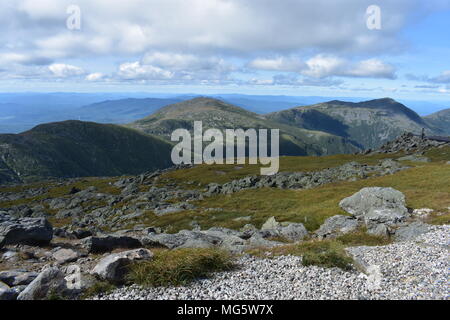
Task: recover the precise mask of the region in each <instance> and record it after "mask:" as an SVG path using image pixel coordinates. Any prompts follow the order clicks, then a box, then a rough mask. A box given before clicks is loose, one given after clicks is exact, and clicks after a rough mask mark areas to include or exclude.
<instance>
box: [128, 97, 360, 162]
mask: <svg viewBox="0 0 450 320" xmlns="http://www.w3.org/2000/svg"><path fill="white" fill-rule="evenodd" d="M194 121H202V122H203V128H204V130H206V129H209V128H217V129H220V130H224V129H237V128H242V129H244V130H246V129H249V128H255V129H280V154H281V155H327V154H336V153H349V152H353V151H355V150H357V147H356V146H355V145H354V144H352V143H351V142H349V141H347V140H346V139H345V138H342V137H338V136H336V135H333V134H329V133H326V132H321V131H314V130H307V129H301V128H296V127H293V126H290V125H286V124H282V123H278V122H275V121H271V120H267V119H265V118H263V117H262V116H260V115H258V114H256V113H253V112H249V111H246V110H244V109H242V108H239V107H236V106H233V105H230V104H228V103H225V102H223V101H220V100H216V99H211V98H195V99H192V100H188V101H184V102H181V103H177V104H173V105H169V106H166V107H164V108H162V109H160V110H159V111H158V112H156V113H154V114H152V115H150V116H148V117H146V118H144V119H141V120H138V121H135V122H133V123H131V124H129V125H128V126H129V127H131V128H135V129H138V130H141V131H143V132H146V133H150V134H154V135H158V136H161V137H163V138H165V139H167V140H170V135H171V133H172V131H173V130H175V129H178V128H184V129H188V130H190V131H192V129H193V124H194Z"/></svg>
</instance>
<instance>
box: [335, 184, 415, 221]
mask: <svg viewBox="0 0 450 320" xmlns="http://www.w3.org/2000/svg"><path fill="white" fill-rule="evenodd" d="M339 206H340V207H341V208H342V209H343V210H345V211H346V212H348V213H350V214H351V215H352V216H355V217H358V218H359V217H362V216H365V215H367V214H368V213H369V212H371V211H372V210H390V211H391V212H396V213H397V214H399V215H402V216H405V217H406V216H408V209H407V208H406V202H405V196H404V195H403V193H401V192H400V191H398V190H395V189H393V188H380V187H371V188H363V189H361V190H360V191H358V192H357V193H355V194H354V195H352V196H350V197H348V198H345V199H343V200H342V201H341V202H340V203H339Z"/></svg>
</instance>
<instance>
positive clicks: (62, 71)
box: [48, 63, 86, 78]
mask: <svg viewBox="0 0 450 320" xmlns="http://www.w3.org/2000/svg"><path fill="white" fill-rule="evenodd" d="M48 69H49V70H50V72H51V73H52V74H53V75H54V76H55V77H57V78H68V77H74V76H80V75H83V74H85V73H86V72H85V71H84V70H83V69H82V68H79V67H76V66H72V65H70V64H64V63H54V64H52V65H50V66H49V67H48Z"/></svg>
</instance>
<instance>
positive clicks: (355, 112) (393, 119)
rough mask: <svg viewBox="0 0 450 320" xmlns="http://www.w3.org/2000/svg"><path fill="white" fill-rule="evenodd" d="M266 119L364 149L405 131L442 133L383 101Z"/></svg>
mask: <svg viewBox="0 0 450 320" xmlns="http://www.w3.org/2000/svg"><path fill="white" fill-rule="evenodd" d="M265 117H266V118H267V119H270V120H273V121H278V122H281V123H284V124H287V125H291V126H297V127H299V128H305V129H309V130H320V131H324V132H328V133H330V134H334V135H338V136H342V137H345V138H348V139H350V140H351V141H354V142H355V143H357V144H358V145H359V146H361V147H362V148H364V149H369V148H377V147H379V146H381V145H382V144H383V143H386V142H387V141H390V140H392V139H394V138H396V137H397V136H399V135H400V134H402V133H404V132H413V133H416V134H420V133H421V131H422V128H425V130H426V133H427V134H439V133H441V134H442V132H441V131H440V130H439V129H436V128H435V127H432V126H431V125H430V124H429V123H428V122H426V121H425V120H424V119H422V118H421V117H420V116H419V115H418V114H417V113H415V112H414V111H412V110H411V109H409V108H407V107H406V106H404V105H402V104H401V103H398V102H396V101H395V100H392V99H389V98H385V99H377V100H370V101H365V102H359V103H353V102H344V101H338V100H335V101H330V102H326V103H319V104H315V105H311V106H305V107H297V108H293V109H289V110H285V111H280V112H275V113H271V114H268V115H266V116H265Z"/></svg>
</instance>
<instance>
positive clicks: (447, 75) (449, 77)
mask: <svg viewBox="0 0 450 320" xmlns="http://www.w3.org/2000/svg"><path fill="white" fill-rule="evenodd" d="M429 81H430V82H434V83H450V70H446V71H443V72H442V73H441V74H440V75H439V76H437V77H433V78H430V79H429Z"/></svg>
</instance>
